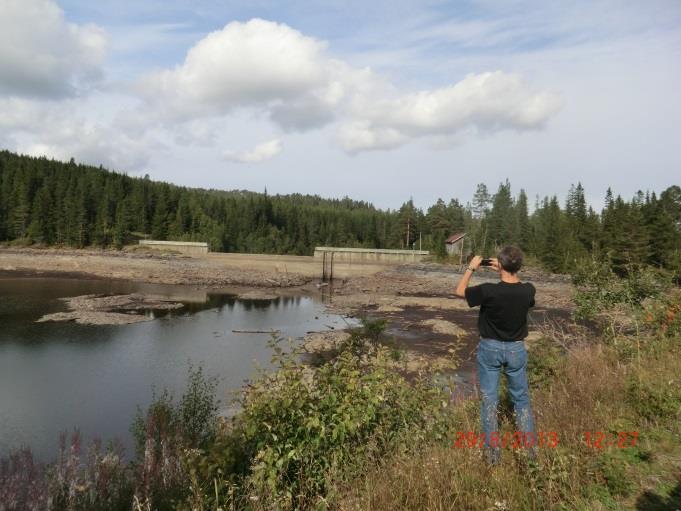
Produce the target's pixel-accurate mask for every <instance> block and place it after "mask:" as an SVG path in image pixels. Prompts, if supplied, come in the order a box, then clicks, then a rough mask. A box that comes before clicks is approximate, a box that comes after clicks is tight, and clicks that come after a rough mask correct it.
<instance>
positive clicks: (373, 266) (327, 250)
mask: <svg viewBox="0 0 681 511" xmlns="http://www.w3.org/2000/svg"><path fill="white" fill-rule="evenodd" d="M429 254H430V253H429V252H428V251H426V250H390V249H374V248H340V247H315V249H314V260H315V263H316V264H318V265H319V268H320V272H319V273H320V276H321V278H322V280H333V278H344V277H349V276H352V275H357V274H367V273H374V272H377V271H381V270H382V269H384V268H385V267H388V266H393V265H399V264H406V263H416V262H419V261H422V260H423V259H424V258H426V257H427V256H428V255H429Z"/></svg>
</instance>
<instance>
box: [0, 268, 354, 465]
mask: <svg viewBox="0 0 681 511" xmlns="http://www.w3.org/2000/svg"><path fill="white" fill-rule="evenodd" d="M133 292H139V293H149V294H160V295H164V296H168V297H172V298H173V299H176V300H177V301H180V302H182V303H184V304H185V308H184V309H180V310H179V311H173V312H172V313H169V314H167V315H165V316H163V317H161V318H159V319H155V320H154V321H149V322H146V323H137V324H132V325H122V326H99V325H97V326H92V325H79V324H76V323H36V322H35V321H36V320H37V319H38V318H40V317H41V316H42V315H43V314H47V313H51V312H58V311H62V310H65V306H64V304H63V302H61V301H60V300H58V298H60V297H67V296H79V295H84V294H92V293H106V294H117V293H133ZM344 326H345V320H344V319H343V318H341V317H339V316H336V315H330V314H326V313H324V307H323V305H322V304H321V303H320V302H318V301H315V300H313V299H312V298H310V297H289V298H285V297H279V298H276V299H273V300H242V299H236V298H235V297H234V296H233V295H229V294H220V293H216V294H207V293H206V291H200V290H196V289H193V288H191V287H181V286H160V285H153V284H139V283H131V282H119V281H105V280H79V279H61V278H0V457H3V456H6V455H7V454H8V452H10V451H11V450H14V449H17V448H19V447H21V446H24V445H28V446H30V447H31V448H32V449H33V452H34V454H35V455H36V457H38V458H40V459H44V460H49V459H51V458H53V457H54V456H55V455H56V452H57V439H58V436H59V433H60V432H61V431H70V430H72V429H73V428H76V427H77V428H79V429H80V431H81V433H83V435H84V436H85V437H86V439H91V438H93V437H94V436H98V437H99V438H101V439H102V440H104V441H105V442H106V441H107V440H109V439H113V438H119V439H120V440H122V441H123V444H124V445H125V446H126V452H127V453H128V454H129V453H131V452H132V449H131V437H130V433H129V430H128V428H129V426H130V423H131V421H132V419H133V418H134V416H135V412H136V408H137V406H138V405H141V406H145V405H146V404H148V403H149V401H150V400H151V397H152V390H153V389H154V388H155V389H156V390H157V391H161V390H163V389H164V388H165V389H168V390H169V391H170V392H171V393H173V394H174V395H175V396H179V395H181V394H182V392H183V390H184V388H185V383H186V376H187V369H188V366H189V363H191V364H193V365H194V366H197V365H201V366H202V367H203V369H204V372H205V373H206V374H207V375H209V376H217V377H219V387H218V393H219V394H218V395H219V397H220V399H221V402H222V407H223V409H224V411H227V410H228V408H229V406H230V400H231V397H232V391H234V390H236V389H239V388H240V387H241V386H242V384H243V382H244V380H246V379H248V378H249V377H251V376H253V374H254V364H253V362H254V361H257V362H258V363H259V364H261V365H263V366H265V367H267V365H268V363H269V361H270V351H269V350H268V348H267V341H268V339H269V338H270V336H269V335H268V334H237V333H233V332H232V330H270V329H275V330H279V331H280V332H281V335H283V336H287V337H288V336H291V337H300V336H302V335H304V334H305V332H307V331H309V330H324V329H328V328H329V327H335V328H339V327H344Z"/></svg>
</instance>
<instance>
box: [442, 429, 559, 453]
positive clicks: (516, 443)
mask: <svg viewBox="0 0 681 511" xmlns="http://www.w3.org/2000/svg"><path fill="white" fill-rule="evenodd" d="M484 445H485V433H476V432H475V431H458V432H457V433H456V438H455V439H454V443H453V444H452V448H457V449H461V448H473V447H484ZM489 445H490V446H491V447H501V448H503V449H505V448H507V447H510V448H511V449H531V448H533V447H549V448H555V447H556V446H558V434H557V433H556V432H555V431H539V432H537V433H534V432H523V431H514V432H511V431H506V432H504V433H500V432H498V431H494V432H492V433H491V434H490V436H489Z"/></svg>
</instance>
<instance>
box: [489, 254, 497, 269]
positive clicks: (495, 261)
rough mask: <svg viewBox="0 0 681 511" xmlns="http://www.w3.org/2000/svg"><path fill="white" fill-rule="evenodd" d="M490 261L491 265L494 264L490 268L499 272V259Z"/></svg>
mask: <svg viewBox="0 0 681 511" xmlns="http://www.w3.org/2000/svg"><path fill="white" fill-rule="evenodd" d="M489 261H490V263H492V264H491V265H490V268H492V269H493V270H494V271H499V259H497V258H496V257H490V258H489Z"/></svg>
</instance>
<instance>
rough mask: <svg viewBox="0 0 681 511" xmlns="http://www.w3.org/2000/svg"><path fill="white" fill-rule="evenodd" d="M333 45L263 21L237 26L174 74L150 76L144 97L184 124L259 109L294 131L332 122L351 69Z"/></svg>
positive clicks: (206, 41) (213, 38) (206, 43)
mask: <svg viewBox="0 0 681 511" xmlns="http://www.w3.org/2000/svg"><path fill="white" fill-rule="evenodd" d="M325 48H326V43H324V42H321V41H318V40H316V39H313V38H311V37H307V36H304V35H303V34H301V33H300V32H298V31H297V30H294V29H292V28H290V27H288V26H287V25H284V24H278V23H274V22H271V21H265V20H261V19H252V20H250V21H248V22H246V23H241V22H232V23H229V24H227V25H226V26H225V27H224V28H223V29H222V30H219V31H216V32H212V33H210V34H208V35H207V36H206V37H204V38H203V39H201V40H200V41H199V42H198V43H196V44H195V45H194V46H193V47H192V48H191V49H190V50H189V51H188V52H187V56H186V58H185V60H184V62H183V63H182V64H181V65H179V66H177V67H176V68H174V69H169V70H164V71H160V72H156V73H152V74H150V75H147V76H146V77H145V78H144V79H143V80H142V84H141V87H140V88H141V91H142V94H143V95H144V96H145V97H146V98H147V100H148V101H149V102H150V103H152V104H153V105H154V106H156V107H158V108H161V107H162V108H163V109H164V110H165V111H166V112H167V113H169V115H170V116H171V117H172V116H175V117H176V118H192V117H196V116H215V115H217V114H227V113H230V112H232V111H233V110H235V109H237V108H240V107H255V108H256V109H260V110H261V111H264V112H265V113H267V114H268V115H271V117H272V118H273V120H274V121H275V122H277V123H278V124H279V125H281V126H282V127H284V128H287V129H304V128H309V127H312V126H318V125H320V124H323V123H325V122H328V121H329V120H330V119H331V118H332V117H333V109H334V108H335V107H336V106H337V105H338V104H339V103H340V101H341V100H342V99H343V98H344V96H345V93H346V91H345V88H344V82H343V81H341V79H340V78H341V76H342V74H343V73H345V72H347V71H348V70H347V66H345V65H344V64H343V63H341V62H339V61H336V60H333V59H330V58H328V57H326V56H325V54H324V51H325Z"/></svg>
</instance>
